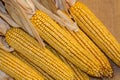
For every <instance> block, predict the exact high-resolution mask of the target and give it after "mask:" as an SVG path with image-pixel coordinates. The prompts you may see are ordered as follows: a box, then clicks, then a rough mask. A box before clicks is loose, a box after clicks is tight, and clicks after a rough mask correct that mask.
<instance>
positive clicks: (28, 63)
mask: <svg viewBox="0 0 120 80" xmlns="http://www.w3.org/2000/svg"><path fill="white" fill-rule="evenodd" d="M12 54H13V55H14V56H16V57H17V58H19V59H20V60H22V61H23V62H24V63H26V64H27V65H29V66H30V67H32V69H35V70H36V71H38V73H40V74H41V75H43V77H44V79H45V80H54V79H53V78H52V77H51V76H50V75H49V74H48V73H47V72H45V71H44V70H42V69H41V68H40V67H38V66H36V65H35V64H34V63H32V62H31V61H30V60H29V59H27V58H26V57H25V56H23V55H22V54H20V53H18V52H16V51H14V52H12Z"/></svg>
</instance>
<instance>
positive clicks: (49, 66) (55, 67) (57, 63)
mask: <svg viewBox="0 0 120 80" xmlns="http://www.w3.org/2000/svg"><path fill="white" fill-rule="evenodd" d="M5 37H6V42H7V43H8V44H9V45H10V46H11V47H13V48H14V49H15V50H16V51H18V52H19V53H20V54H22V55H23V56H25V57H26V58H27V59H29V60H30V61H31V62H32V63H34V64H35V65H36V66H39V67H40V68H41V69H43V70H44V71H45V72H47V73H48V74H49V75H51V76H52V77H53V78H55V79H58V80H59V79H63V80H72V79H73V77H74V76H73V73H72V71H71V69H69V68H68V67H67V66H66V65H65V64H64V63H63V62H62V61H61V60H60V59H58V58H57V57H56V56H55V55H53V54H52V53H51V52H50V51H49V50H48V49H47V48H42V47H40V45H39V43H38V42H37V41H36V40H35V39H34V38H32V37H31V36H29V35H28V34H27V33H25V32H24V31H23V30H21V29H19V28H11V29H9V30H8V31H7V33H6V35H5Z"/></svg>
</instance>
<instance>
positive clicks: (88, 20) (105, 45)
mask: <svg viewBox="0 0 120 80" xmlns="http://www.w3.org/2000/svg"><path fill="white" fill-rule="evenodd" d="M70 13H71V15H72V16H73V18H74V19H75V21H76V22H77V23H78V25H79V27H80V28H81V29H82V30H83V31H84V32H85V33H86V34H87V35H88V36H89V37H90V38H91V39H92V40H93V42H94V43H95V44H96V45H97V46H98V47H99V48H100V49H101V50H102V51H103V52H104V53H105V54H106V55H107V56H108V57H109V58H110V59H111V60H112V61H113V62H115V63H116V64H117V65H119V66H120V46H119V43H118V41H117V40H116V39H115V38H114V36H113V35H112V34H111V33H110V32H109V31H108V29H107V28H106V27H105V25H103V23H102V22H101V21H100V20H99V19H98V18H97V17H96V16H95V15H94V14H93V13H92V12H91V11H90V10H89V8H87V7H86V6H85V5H84V4H83V3H80V2H76V3H75V4H74V5H73V6H72V7H71V8H70Z"/></svg>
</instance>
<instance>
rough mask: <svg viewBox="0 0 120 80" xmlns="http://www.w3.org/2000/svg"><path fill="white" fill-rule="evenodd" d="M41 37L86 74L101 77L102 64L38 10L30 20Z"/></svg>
mask: <svg viewBox="0 0 120 80" xmlns="http://www.w3.org/2000/svg"><path fill="white" fill-rule="evenodd" d="M30 20H31V22H32V23H33V25H34V27H35V28H36V30H37V31H38V33H39V35H40V36H41V37H42V38H43V39H44V40H45V41H46V42H47V43H48V44H49V45H50V46H52V47H53V48H54V49H55V50H56V51H58V52H59V53H60V54H61V55H62V56H64V57H65V58H67V59H68V60H69V61H70V62H72V63H73V64H75V65H76V66H78V67H79V68H80V69H82V70H83V71H85V72H86V73H88V74H90V75H92V76H96V77H100V76H101V67H100V66H101V64H100V62H99V61H98V60H97V59H96V58H95V56H94V55H93V54H89V52H87V51H86V50H84V49H83V48H82V47H81V46H80V45H79V43H78V42H77V41H76V40H75V39H74V38H73V37H72V36H71V34H69V33H67V32H66V31H65V30H64V29H62V28H61V27H60V26H59V25H58V24H57V23H56V22H55V21H53V20H52V19H51V18H50V17H49V16H48V15H46V14H45V13H43V12H42V11H39V10H37V11H36V13H35V14H34V15H33V16H32V18H31V19H30Z"/></svg>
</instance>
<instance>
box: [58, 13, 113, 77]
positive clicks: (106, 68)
mask: <svg viewBox="0 0 120 80" xmlns="http://www.w3.org/2000/svg"><path fill="white" fill-rule="evenodd" d="M59 12H60V13H59V15H60V16H61V17H62V16H63V19H64V18H65V20H66V21H69V23H72V24H74V23H75V22H74V21H72V19H71V18H70V17H69V16H68V15H67V14H66V13H64V12H63V11H59ZM64 29H66V28H64ZM67 31H68V33H70V34H71V35H72V36H73V37H74V38H75V39H76V40H77V41H78V43H79V44H80V45H81V46H82V48H84V49H85V50H86V51H88V52H89V54H90V53H91V54H93V55H94V56H95V57H96V58H97V60H99V62H100V63H101V67H102V71H103V74H102V75H103V76H112V73H113V71H112V68H111V66H110V63H109V61H108V59H107V58H106V56H105V55H104V54H103V53H102V52H101V51H100V49H99V48H98V47H97V46H96V45H95V44H94V43H93V42H92V41H91V40H90V39H89V38H88V36H87V35H86V34H85V33H84V32H83V31H82V30H81V29H79V28H78V29H77V31H76V32H74V31H71V30H67Z"/></svg>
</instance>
